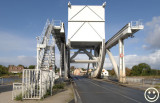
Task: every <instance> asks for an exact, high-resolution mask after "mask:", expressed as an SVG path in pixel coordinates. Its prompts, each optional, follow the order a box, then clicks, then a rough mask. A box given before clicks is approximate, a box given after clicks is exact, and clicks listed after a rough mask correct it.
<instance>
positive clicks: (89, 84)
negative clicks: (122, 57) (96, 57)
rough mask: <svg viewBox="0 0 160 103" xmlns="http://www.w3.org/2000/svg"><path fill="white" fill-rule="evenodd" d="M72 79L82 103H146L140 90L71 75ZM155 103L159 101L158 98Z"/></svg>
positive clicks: (159, 102)
mask: <svg viewBox="0 0 160 103" xmlns="http://www.w3.org/2000/svg"><path fill="white" fill-rule="evenodd" d="M73 80H74V81H75V84H74V88H75V91H76V92H78V93H77V94H78V97H79V98H80V99H81V102H82V103H107V102H108V103H147V101H146V100H145V98H144V91H141V90H137V89H133V88H129V87H124V86H120V85H118V84H114V83H110V82H105V81H97V80H93V79H88V78H84V77H73ZM155 103H160V99H158V100H157V101H156V102H155Z"/></svg>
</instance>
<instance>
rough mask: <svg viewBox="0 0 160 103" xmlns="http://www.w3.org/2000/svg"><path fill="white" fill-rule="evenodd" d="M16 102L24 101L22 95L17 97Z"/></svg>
mask: <svg viewBox="0 0 160 103" xmlns="http://www.w3.org/2000/svg"><path fill="white" fill-rule="evenodd" d="M15 100H16V101H22V100H23V99H22V94H19V95H17V96H16V98H15Z"/></svg>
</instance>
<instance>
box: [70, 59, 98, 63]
mask: <svg viewBox="0 0 160 103" xmlns="http://www.w3.org/2000/svg"><path fill="white" fill-rule="evenodd" d="M70 62H71V63H97V62H98V60H71V61H70Z"/></svg>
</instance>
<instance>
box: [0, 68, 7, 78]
mask: <svg viewBox="0 0 160 103" xmlns="http://www.w3.org/2000/svg"><path fill="white" fill-rule="evenodd" d="M4 74H8V68H7V67H5V66H3V65H0V76H2V75H4Z"/></svg>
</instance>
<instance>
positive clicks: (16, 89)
mask: <svg viewBox="0 0 160 103" xmlns="http://www.w3.org/2000/svg"><path fill="white" fill-rule="evenodd" d="M18 95H22V83H13V91H12V100H13V99H15V98H16V96H18Z"/></svg>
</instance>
